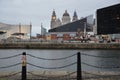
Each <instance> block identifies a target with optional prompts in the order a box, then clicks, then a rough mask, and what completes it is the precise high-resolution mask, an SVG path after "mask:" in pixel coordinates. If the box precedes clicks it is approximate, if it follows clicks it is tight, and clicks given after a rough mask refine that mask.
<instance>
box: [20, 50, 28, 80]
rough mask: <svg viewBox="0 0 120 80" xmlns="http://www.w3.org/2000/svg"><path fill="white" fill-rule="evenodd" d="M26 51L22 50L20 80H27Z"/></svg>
mask: <svg viewBox="0 0 120 80" xmlns="http://www.w3.org/2000/svg"><path fill="white" fill-rule="evenodd" d="M26 74H27V73H26V52H23V54H22V76H21V77H22V80H27V75H26Z"/></svg>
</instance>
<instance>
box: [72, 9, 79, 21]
mask: <svg viewBox="0 0 120 80" xmlns="http://www.w3.org/2000/svg"><path fill="white" fill-rule="evenodd" d="M77 20H78V16H77V13H76V11H74V14H73V19H72V21H73V22H74V21H77Z"/></svg>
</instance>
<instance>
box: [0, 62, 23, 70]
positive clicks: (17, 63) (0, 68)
mask: <svg viewBox="0 0 120 80" xmlns="http://www.w3.org/2000/svg"><path fill="white" fill-rule="evenodd" d="M20 64H21V63H16V64H13V65H9V66H3V67H0V69H3V68H9V67H14V66H17V65H20Z"/></svg>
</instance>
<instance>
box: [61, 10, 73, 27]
mask: <svg viewBox="0 0 120 80" xmlns="http://www.w3.org/2000/svg"><path fill="white" fill-rule="evenodd" d="M70 22H71V19H70V15H69V13H68V12H67V10H65V13H64V14H63V17H62V25H65V24H68V23H70Z"/></svg>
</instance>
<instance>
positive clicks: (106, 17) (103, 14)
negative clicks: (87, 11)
mask: <svg viewBox="0 0 120 80" xmlns="http://www.w3.org/2000/svg"><path fill="white" fill-rule="evenodd" d="M96 22H97V24H96V25H97V34H115V33H120V4H116V5H112V6H108V7H104V8H101V9H98V10H97V12H96Z"/></svg>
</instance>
